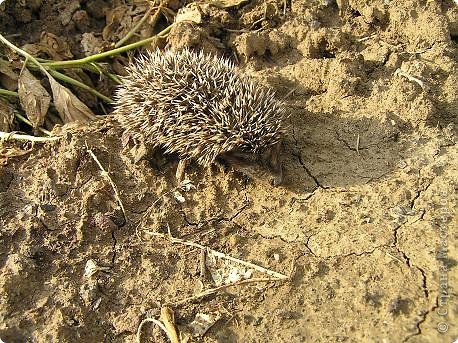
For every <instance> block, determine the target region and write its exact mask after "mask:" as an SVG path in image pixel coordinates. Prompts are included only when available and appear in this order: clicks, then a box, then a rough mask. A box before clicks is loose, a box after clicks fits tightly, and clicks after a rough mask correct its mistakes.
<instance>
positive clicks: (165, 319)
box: [137, 306, 180, 343]
mask: <svg viewBox="0 0 458 343" xmlns="http://www.w3.org/2000/svg"><path fill="white" fill-rule="evenodd" d="M173 317H174V316H173V311H172V310H171V309H170V308H169V307H166V306H164V307H162V308H161V316H160V317H159V319H160V320H162V322H161V321H160V320H157V319H154V318H145V319H144V320H142V322H141V323H140V325H139V326H138V328H137V343H140V342H141V341H140V338H141V337H140V336H141V332H142V328H143V325H144V324H145V323H148V322H152V323H154V324H156V325H157V326H159V327H160V328H161V329H162V331H164V332H165V334H166V335H167V337H168V338H169V340H170V342H172V343H180V340H179V338H178V334H177V330H176V328H175V323H174V318H173Z"/></svg>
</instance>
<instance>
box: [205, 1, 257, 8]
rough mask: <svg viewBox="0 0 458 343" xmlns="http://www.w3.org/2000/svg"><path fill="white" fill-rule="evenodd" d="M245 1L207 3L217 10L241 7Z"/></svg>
mask: <svg viewBox="0 0 458 343" xmlns="http://www.w3.org/2000/svg"><path fill="white" fill-rule="evenodd" d="M247 1H248V0H212V1H209V2H208V3H209V4H210V5H212V6H215V7H218V8H229V7H234V6H238V5H241V4H243V3H244V2H247Z"/></svg>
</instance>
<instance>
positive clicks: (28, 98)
mask: <svg viewBox="0 0 458 343" xmlns="http://www.w3.org/2000/svg"><path fill="white" fill-rule="evenodd" d="M18 93H19V101H20V102H21V106H22V109H23V110H24V111H25V114H26V115H27V118H29V120H30V121H31V122H32V125H33V127H34V128H37V127H38V126H41V125H43V123H44V121H45V116H46V113H47V112H48V108H49V103H50V102H51V97H50V96H49V94H48V92H47V91H46V89H45V88H44V87H43V86H42V85H41V83H40V80H38V79H37V78H35V76H33V75H32V74H31V73H30V71H29V70H28V69H27V68H24V69H23V70H22V72H21V74H20V75H19V80H18Z"/></svg>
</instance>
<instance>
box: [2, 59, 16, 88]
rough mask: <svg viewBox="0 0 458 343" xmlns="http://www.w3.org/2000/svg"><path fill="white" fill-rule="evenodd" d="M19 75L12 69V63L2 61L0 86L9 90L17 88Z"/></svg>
mask: <svg viewBox="0 0 458 343" xmlns="http://www.w3.org/2000/svg"><path fill="white" fill-rule="evenodd" d="M17 79H18V76H17V74H16V73H15V72H14V71H13V68H11V63H10V62H8V61H5V60H1V59H0V85H2V86H3V87H4V88H6V89H8V90H15V89H16V88H17Z"/></svg>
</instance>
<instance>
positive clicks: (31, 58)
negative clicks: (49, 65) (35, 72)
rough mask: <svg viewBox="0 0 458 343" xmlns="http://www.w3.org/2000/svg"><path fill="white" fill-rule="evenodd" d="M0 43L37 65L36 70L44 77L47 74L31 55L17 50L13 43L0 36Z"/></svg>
mask: <svg viewBox="0 0 458 343" xmlns="http://www.w3.org/2000/svg"><path fill="white" fill-rule="evenodd" d="M0 41H1V42H3V44H5V45H6V46H8V47H9V48H11V49H13V50H14V51H16V52H17V53H19V54H21V55H22V56H24V57H25V58H26V59H29V60H31V61H32V62H33V63H35V64H36V65H37V67H38V68H40V70H41V71H42V72H43V73H45V75H48V72H47V70H46V69H45V68H44V67H43V66H42V65H41V64H40V62H38V61H37V59H36V58H35V57H33V56H32V55H30V54H29V53H28V52H26V51H24V50H22V49H20V48H18V47H17V46H16V45H14V44H13V43H11V42H10V41H9V40H8V39H6V38H5V37H3V36H2V35H0Z"/></svg>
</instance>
